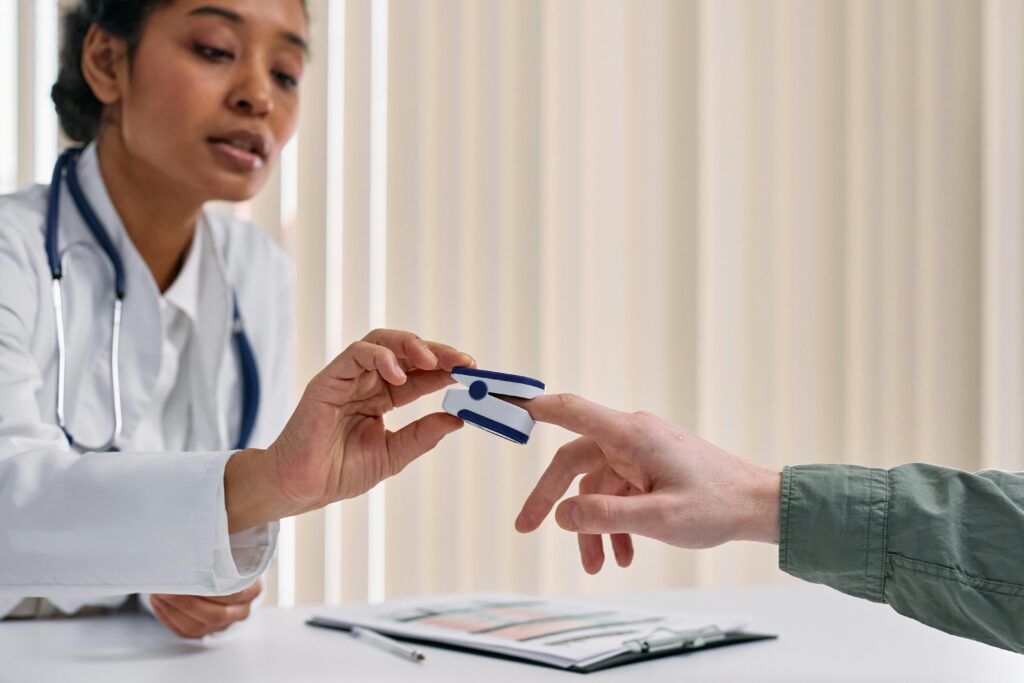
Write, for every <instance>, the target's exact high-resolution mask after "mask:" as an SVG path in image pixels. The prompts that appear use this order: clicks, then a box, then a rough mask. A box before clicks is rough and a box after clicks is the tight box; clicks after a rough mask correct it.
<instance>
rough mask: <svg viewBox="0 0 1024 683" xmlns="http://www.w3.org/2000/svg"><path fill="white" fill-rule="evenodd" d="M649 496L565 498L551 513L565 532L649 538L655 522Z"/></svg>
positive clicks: (584, 496)
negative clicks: (630, 535) (638, 535)
mask: <svg viewBox="0 0 1024 683" xmlns="http://www.w3.org/2000/svg"><path fill="white" fill-rule="evenodd" d="M654 506H655V503H654V501H652V500H651V496H643V495H641V496H612V495H604V494H585V495H580V496H575V497H573V498H567V499H566V500H564V501H562V503H561V504H560V505H559V506H558V508H557V509H556V510H555V521H556V522H558V526H560V527H562V528H563V529H565V530H566V531H576V532H579V533H583V534H619V533H634V534H640V535H643V536H650V535H653V533H654V529H653V526H654V523H655V520H656V519H657V515H656V512H657V511H656V509H654Z"/></svg>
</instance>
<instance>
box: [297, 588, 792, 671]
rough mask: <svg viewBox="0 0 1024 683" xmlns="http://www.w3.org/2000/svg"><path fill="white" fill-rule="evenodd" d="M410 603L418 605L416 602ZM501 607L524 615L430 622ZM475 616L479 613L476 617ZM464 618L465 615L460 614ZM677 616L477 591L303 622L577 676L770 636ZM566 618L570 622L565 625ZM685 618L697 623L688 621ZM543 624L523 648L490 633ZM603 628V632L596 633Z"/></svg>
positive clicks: (357, 609) (343, 610)
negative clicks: (541, 633)
mask: <svg viewBox="0 0 1024 683" xmlns="http://www.w3.org/2000/svg"><path fill="white" fill-rule="evenodd" d="M396 603H397V604H396ZM417 605H421V606H420V607H417ZM467 606H468V607H467ZM417 609H419V610H420V612H419V613H421V614H423V615H425V616H424V617H423V618H422V619H420V618H416V617H413V618H407V617H408V615H415V614H417V612H416V611H415V610H417ZM503 611H504V612H505V613H509V614H512V615H513V616H514V615H516V614H522V615H524V617H527V618H524V620H522V621H521V622H519V623H516V624H501V623H498V624H497V625H496V626H493V627H490V628H487V629H483V630H477V631H475V632H465V631H457V630H453V629H451V628H445V627H444V626H441V627H438V626H436V624H442V625H443V624H449V623H450V624H454V625H455V626H456V629H458V628H462V627H464V626H465V625H466V624H465V623H460V619H461V620H462V621H463V622H466V621H467V620H468V623H470V624H473V623H476V622H478V621H479V620H480V619H482V618H483V619H486V618H491V617H492V615H491V614H490V612H495V613H500V612H503ZM545 612H547V613H550V614H553V615H555V616H548V617H544V618H536V617H534V618H533V620H532V621H531V620H530V619H529V618H528V617H531V616H533V615H536V614H543V613H545ZM481 614H483V615H484V616H483V617H481ZM396 615H397V616H396ZM403 615H404V617H403ZM467 615H469V616H468V617H467ZM563 615H568V616H563ZM679 616H680V615H671V614H668V615H665V614H656V613H651V612H633V611H623V610H615V609H605V608H602V607H598V606H595V605H587V604H581V603H572V602H569V601H562V600H550V599H546V598H541V597H538V596H523V595H515V594H512V595H510V594H476V595H462V596H434V597H427V598H413V599H405V600H402V601H394V602H392V603H390V604H389V603H383V604H381V605H375V606H357V607H350V608H340V609H335V610H332V612H331V613H330V614H321V615H316V616H313V617H312V618H310V619H309V620H308V621H307V622H306V623H307V624H308V625H309V626H314V627H318V628H327V629H336V630H341V631H348V630H350V629H351V628H352V627H353V626H360V627H363V628H368V629H371V630H374V631H376V632H378V633H382V634H384V635H386V636H388V637H391V638H395V639H397V640H402V641H405V642H409V643H416V644H419V645H427V646H431V647H440V648H444V649H448V650H453V651H457V652H465V653H468V654H476V655H484V656H488V657H495V658H498V659H505V660H509V661H519V662H524V663H529V664H535V665H538V666H545V667H550V668H556V669H561V670H563V671H573V672H576V673H591V672H595V671H602V670H604V669H609V668H613V667H618V666H623V665H625V664H631V663H634V662H642V661H648V660H653V659H660V658H662V657H671V656H677V655H685V654H691V653H694V652H702V651H704V650H710V649H714V648H718V647H725V646H728V645H738V644H742V643H750V642H756V641H761V640H770V639H774V638H776V637H777V636H775V635H772V634H767V633H756V632H751V631H747V630H746V629H745V627H741V628H736V627H735V625H736V624H737V623H739V622H737V621H736V620H735V619H730V618H726V617H720V618H719V619H717V621H719V622H720V623H722V624H723V628H719V627H718V626H716V625H711V624H709V625H705V626H699V627H696V628H693V627H689V626H688V627H687V628H682V629H677V628H673V624H674V623H675V621H676V620H677V619H678V618H679ZM560 619H561V620H562V621H565V622H566V626H570V627H572V628H562V629H561V630H557V629H558V628H559V625H558V620H560ZM586 619H590V620H591V621H590V623H587V622H586ZM695 619H699V617H695ZM474 620H475V621H474ZM571 620H576V621H575V622H571ZM416 621H433V622H434V623H433V625H432V624H426V623H421V624H417V623H415V622H416ZM576 622H579V623H576ZM690 623H691V624H692V623H699V622H698V621H695V620H694V619H691V620H690ZM544 624H547V625H548V626H550V630H551V633H549V634H548V635H546V636H545V637H544V642H542V643H536V642H534V643H528V644H527V645H523V643H522V641H511V640H505V641H502V640H501V639H498V638H494V637H493V635H492V634H494V633H496V632H501V631H504V632H509V631H510V630H512V631H514V630H515V629H519V630H520V631H521V630H522V629H524V628H527V629H528V628H530V626H531V625H532V626H533V627H534V628H537V627H538V626H543V625H544ZM602 629H604V630H603V631H602ZM594 634H597V635H594ZM586 639H594V640H592V641H591V642H590V643H586V644H585V645H587V646H588V647H584V648H580V647H576V648H575V650H574V651H573V652H572V653H571V654H566V655H565V656H555V655H553V654H550V652H552V651H557V649H558V648H557V647H552V646H557V645H562V646H565V645H566V644H570V643H572V642H573V641H584V640H586ZM526 640H527V641H530V640H532V641H537V640H538V639H537V638H527V639H526ZM588 648H589V649H588Z"/></svg>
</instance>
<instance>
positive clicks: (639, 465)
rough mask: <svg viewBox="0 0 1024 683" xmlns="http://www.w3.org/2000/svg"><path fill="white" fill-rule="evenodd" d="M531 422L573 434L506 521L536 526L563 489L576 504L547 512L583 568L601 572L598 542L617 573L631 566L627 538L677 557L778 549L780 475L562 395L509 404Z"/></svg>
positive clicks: (661, 426)
mask: <svg viewBox="0 0 1024 683" xmlns="http://www.w3.org/2000/svg"><path fill="white" fill-rule="evenodd" d="M516 403H518V404H519V405H521V406H522V407H523V408H525V409H526V410H528V411H529V413H530V415H531V416H532V417H533V418H534V419H535V420H539V421H541V422H549V423H552V424H556V425H560V426H562V427H565V428H566V429H568V430H570V431H573V432H576V433H577V434H580V435H581V436H580V438H578V439H576V440H575V441H571V442H569V443H568V444H566V445H564V446H562V447H561V448H560V449H559V450H558V452H557V453H556V454H555V457H554V458H553V459H552V461H551V464H550V465H549V466H548V468H547V470H546V471H545V472H544V474H543V475H541V478H540V480H539V481H538V482H537V485H536V487H535V488H534V490H533V492H532V493H531V494H530V495H529V497H528V498H527V500H526V502H525V503H524V505H523V509H522V511H521V512H520V513H519V516H518V518H517V519H516V529H517V530H518V531H520V532H524V533H525V532H529V531H533V530H535V529H536V528H537V527H538V526H540V524H541V522H542V521H543V520H544V518H545V517H546V516H547V514H548V513H549V512H550V511H551V508H552V507H553V506H554V505H555V503H557V502H558V501H559V499H560V498H561V497H562V496H563V494H565V492H566V491H567V490H568V488H569V486H570V485H571V484H572V482H573V480H575V478H576V477H577V476H579V475H583V478H582V479H581V480H580V484H579V489H580V495H577V496H572V497H570V498H567V499H565V500H564V501H562V502H561V503H560V504H559V505H558V508H557V509H556V510H555V521H556V522H557V523H558V525H559V526H560V527H562V528H563V529H566V530H568V531H574V532H576V533H577V535H578V539H579V548H580V559H581V560H582V562H583V567H584V569H585V570H586V571H587V572H588V573H590V574H595V573H597V572H598V571H600V569H601V567H602V565H603V564H604V543H603V540H602V534H609V535H610V536H611V546H612V549H613V551H614V553H615V557H616V560H617V562H618V564H619V565H620V566H623V567H624V566H627V565H629V563H630V562H631V561H632V559H633V544H632V540H631V537H630V534H639V535H641V536H648V537H650V538H654V539H657V540H659V541H663V542H665V543H669V544H672V545H675V546H679V547H681V548H709V547H712V546H716V545H719V544H721V543H725V542H726V541H731V540H754V541H764V542H768V543H778V539H779V522H778V511H779V491H780V486H781V474H780V473H779V472H776V471H772V470H768V469H765V468H763V467H760V466H758V465H755V464H753V463H750V462H747V461H745V460H741V459H740V458H737V457H736V456H734V455H731V454H729V453H727V452H725V451H723V450H721V449H719V448H717V447H716V446H714V445H712V444H710V443H708V442H706V441H703V440H702V439H699V438H698V437H696V436H694V435H692V434H689V433H687V432H685V431H683V430H681V429H679V428H677V427H674V426H673V425H671V424H669V423H668V422H665V421H664V420H662V419H661V418H659V417H657V416H655V415H652V414H650V413H645V412H640V413H623V412H619V411H617V410H612V409H610V408H606V407H604V406H601V405H598V404H596V403H592V402H590V401H587V400H586V399H583V398H580V397H578V396H574V395H572V394H561V395H558V394H555V395H548V396H540V397H538V398H535V399H532V400H529V401H518V400H517V401H516Z"/></svg>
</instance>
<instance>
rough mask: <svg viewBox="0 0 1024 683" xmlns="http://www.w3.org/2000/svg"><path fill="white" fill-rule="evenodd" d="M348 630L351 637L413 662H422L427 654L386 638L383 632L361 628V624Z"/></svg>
mask: <svg viewBox="0 0 1024 683" xmlns="http://www.w3.org/2000/svg"><path fill="white" fill-rule="evenodd" d="M349 632H350V633H351V634H352V637H353V638H356V639H358V640H362V641H363V642H365V643H369V644H370V645H375V646H376V647H379V648H380V649H382V650H387V651H388V652H390V653H391V654H394V655H398V656H399V657H404V658H405V659H408V660H411V661H413V662H422V661H423V660H424V659H426V658H427V656H426V655H424V654H423V653H422V652H420V651H419V650H417V649H415V648H411V647H406V646H405V645H402V644H401V643H399V642H398V641H396V640H392V639H391V638H388V637H387V636H385V635H383V634H380V633H377V632H376V631H371V630H370V629H368V628H363V627H362V626H353V627H352V630H351V631H349Z"/></svg>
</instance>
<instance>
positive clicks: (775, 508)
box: [738, 467, 782, 544]
mask: <svg viewBox="0 0 1024 683" xmlns="http://www.w3.org/2000/svg"><path fill="white" fill-rule="evenodd" d="M748 484H749V486H748V493H747V496H748V503H749V508H748V509H749V515H750V517H749V519H748V520H747V523H746V524H745V525H744V527H743V530H742V531H741V537H740V538H739V539H738V540H744V541H760V542H762V543H775V544H778V542H779V497H780V495H781V492H782V473H781V472H778V471H775V470H770V469H766V468H764V467H755V468H753V472H752V475H751V477H750V480H749V482H748Z"/></svg>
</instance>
